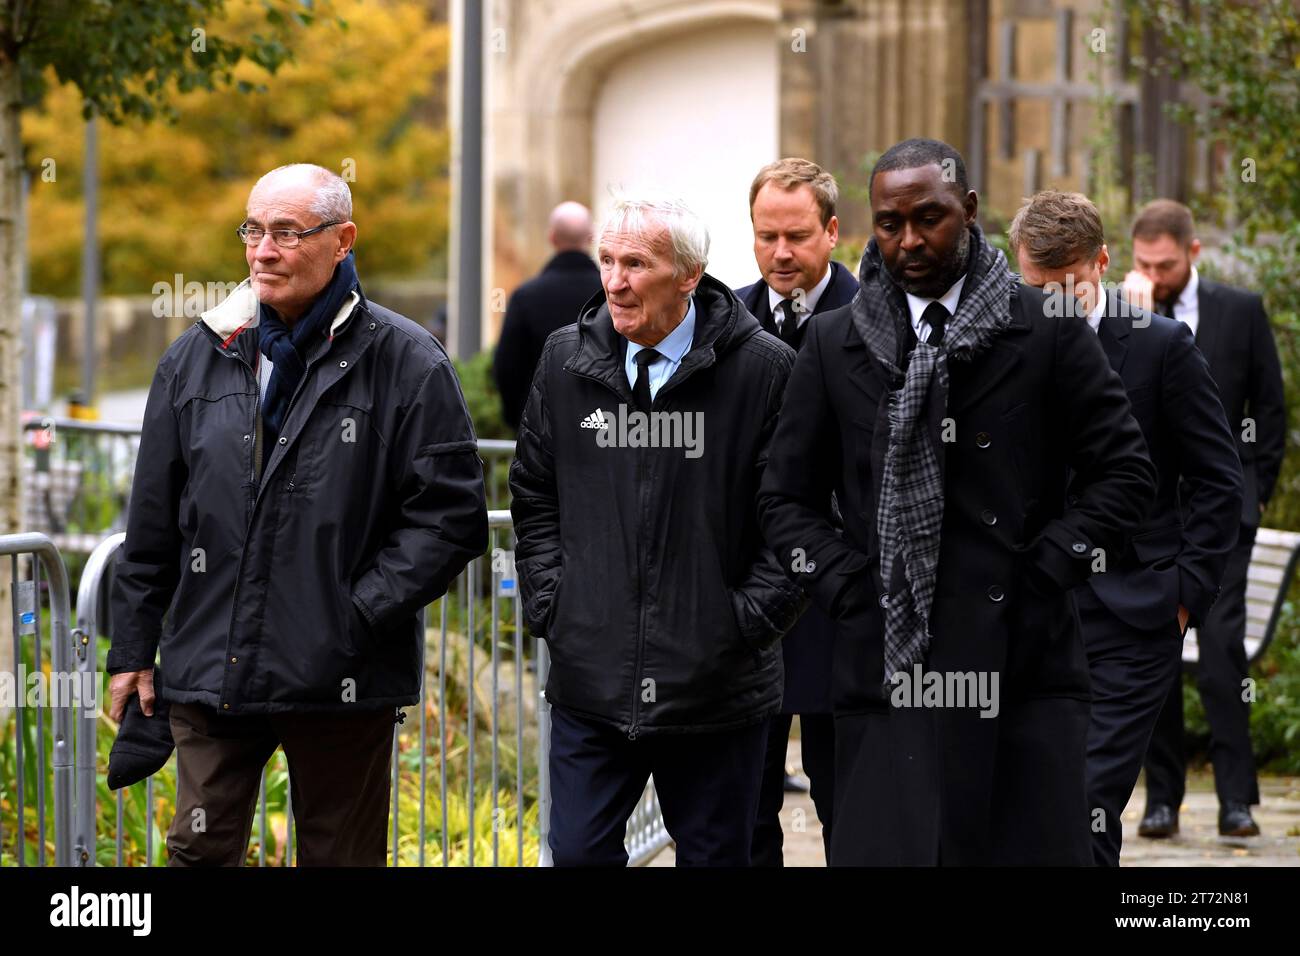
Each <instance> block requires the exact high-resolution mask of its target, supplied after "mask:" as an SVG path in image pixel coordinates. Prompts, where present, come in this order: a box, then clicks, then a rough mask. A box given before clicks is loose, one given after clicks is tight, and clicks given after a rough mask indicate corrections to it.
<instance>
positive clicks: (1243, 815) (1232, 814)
mask: <svg viewBox="0 0 1300 956" xmlns="http://www.w3.org/2000/svg"><path fill="white" fill-rule="evenodd" d="M1219 836H1234V837H1248V836H1259V824H1258V823H1256V822H1255V818H1254V817H1252V816H1251V815H1250V805H1249V804H1246V803H1225V804H1224V805H1223V806H1221V807H1219Z"/></svg>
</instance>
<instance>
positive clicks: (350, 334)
mask: <svg viewBox="0 0 1300 956" xmlns="http://www.w3.org/2000/svg"><path fill="white" fill-rule="evenodd" d="M351 219H352V198H351V195H350V193H349V191H348V187H347V184H346V183H345V182H344V181H343V180H342V179H340V178H339V177H338V176H336V175H335V174H333V173H331V172H330V171H328V170H326V169H322V168H321V167H319V166H309V165H305V164H298V165H293V166H285V167H281V168H279V169H276V170H273V171H271V172H270V173H267V174H266V175H265V176H263V177H262V178H261V179H260V180H258V182H257V185H256V186H254V188H253V191H252V193H251V194H250V195H249V197H248V208H247V218H245V220H244V222H243V223H242V224H241V225H240V226H239V230H238V231H239V237H240V240H241V241H242V242H243V243H244V245H245V247H246V258H247V260H248V269H249V278H248V279H247V280H246V281H245V282H243V283H242V284H241V285H240V286H239V287H238V288H236V290H235V291H234V292H233V293H232V294H231V295H230V296H229V297H228V298H227V299H226V300H225V301H224V302H223V303H222V304H221V305H219V306H217V307H216V308H215V309H211V310H209V311H208V312H205V313H204V314H203V316H202V318H201V319H200V320H199V321H198V322H196V323H195V324H194V325H193V326H192V327H191V328H190V329H189V330H188V331H187V332H185V334H183V335H182V336H181V337H180V338H178V339H177V340H176V341H175V342H173V343H172V345H171V347H170V348H168V350H167V352H166V354H165V355H164V356H163V358H162V360H161V361H160V362H159V363H158V371H157V374H156V375H155V376H154V380H153V386H152V388H151V389H150V391H149V399H148V403H147V405H146V408H145V419H144V424H143V430H142V432H141V437H140V453H139V461H140V465H139V467H138V468H137V469H136V473H135V483H134V485H133V487H132V492H131V507H130V512H129V514H128V517H127V528H126V542H125V544H124V546H123V550H122V556H121V560H120V562H119V564H118V567H117V575H116V579H115V587H114V593H113V631H112V638H113V643H112V649H111V650H110V651H109V655H108V670H109V673H111V674H113V675H114V676H113V679H112V682H111V684H110V693H111V696H112V708H111V716H112V717H113V719H114V720H120V719H121V718H122V716H123V714H124V712H125V711H126V708H127V706H128V701H130V702H129V706H130V707H131V708H132V713H133V714H135V715H136V716H138V715H139V714H141V713H142V714H143V715H144V718H143V719H144V720H146V721H147V720H148V719H149V718H150V717H151V715H152V714H153V713H154V705H155V702H156V701H155V694H158V695H160V697H161V699H162V700H163V701H165V702H167V703H169V704H170V711H171V713H170V730H171V733H172V736H173V737H174V739H175V743H176V754H177V774H178V777H179V781H180V789H179V793H178V795H177V801H176V817H175V819H174V820H173V822H172V826H171V830H170V832H169V833H168V836H167V848H168V850H169V852H170V862H171V864H172V865H174V866H180V865H191V866H192V865H226V866H237V865H239V864H241V863H242V862H243V860H244V856H245V853H246V849H247V844H248V836H249V831H250V828H251V826H252V819H253V809H254V803H255V800H256V798H257V793H258V784H259V782H260V780H261V773H262V768H263V766H264V765H265V764H266V761H267V760H268V758H270V756H271V754H272V753H273V752H274V751H275V749H276V747H277V746H283V747H284V751H285V756H286V758H287V759H288V763H289V772H290V777H289V779H290V784H291V788H292V796H293V811H294V820H295V823H296V824H297V837H298V846H299V861H300V862H301V863H302V864H304V865H320V864H330V865H352V866H359V865H368V866H382V865H383V863H384V855H385V850H384V847H385V829H386V826H385V825H386V821H387V817H388V789H389V755H390V753H391V748H392V734H393V723H394V719H395V717H396V709H397V708H399V707H402V706H405V705H409V704H413V703H415V702H416V701H417V700H418V697H419V687H420V663H419V662H420V645H421V642H422V641H423V637H424V635H423V631H422V628H421V624H420V610H421V609H422V608H423V607H424V606H425V605H426V604H428V603H429V602H430V601H432V600H434V599H435V598H437V597H438V596H439V595H441V594H443V593H444V592H445V591H446V590H447V585H448V584H449V583H450V582H451V581H452V579H453V578H455V577H456V575H457V574H459V573H460V571H461V569H462V568H463V567H464V566H465V565H466V564H467V563H468V562H469V561H470V560H471V559H472V558H474V557H475V556H477V555H479V554H481V553H482V552H483V551H484V549H485V548H486V547H487V511H486V505H485V496H484V488H483V471H482V466H481V464H480V462H479V458H478V449H477V443H476V441H475V438H474V429H473V426H472V424H471V422H470V418H469V413H468V412H467V410H466V408H465V402H464V399H463V397H462V395H461V391H460V385H459V383H458V381H457V379H456V373H455V371H454V370H453V369H452V365H451V362H450V360H449V359H448V358H447V355H446V353H445V352H443V350H442V348H441V347H440V346H439V345H438V342H437V340H436V339H434V338H433V336H431V335H430V334H429V333H428V332H426V331H425V330H424V329H422V328H420V326H418V325H416V324H415V323H414V322H411V321H410V320H409V319H405V318H403V317H402V316H400V315H397V314H396V313H394V312H390V311H389V310H387V309H385V308H382V307H381V306H378V305H375V304H374V303H372V302H368V301H366V299H365V298H364V296H363V295H362V294H361V286H360V284H359V283H358V281H357V272H356V267H355V265H354V264H353V256H352V246H353V243H354V241H355V239H356V235H357V227H356V225H355V224H354V223H353V222H352V221H351ZM164 616H166V618H167V623H166V625H164V623H163V620H164ZM155 654H160V655H161V658H162V661H161V663H162V668H161V671H162V673H163V675H164V682H163V684H162V686H160V687H158V688H157V689H155V687H154V657H155ZM137 693H138V700H139V703H138V704H137V703H136V702H135V700H131V698H132V696H133V695H136V694H137ZM159 710H160V712H159V716H158V717H152V719H153V720H163V719H165V718H163V717H162V714H161V708H160V709H159ZM157 729H158V730H159V731H163V730H165V727H159V728H157Z"/></svg>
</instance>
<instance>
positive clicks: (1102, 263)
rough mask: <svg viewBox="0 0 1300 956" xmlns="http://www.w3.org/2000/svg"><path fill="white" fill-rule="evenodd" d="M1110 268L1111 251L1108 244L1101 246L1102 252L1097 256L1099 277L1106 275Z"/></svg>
mask: <svg viewBox="0 0 1300 956" xmlns="http://www.w3.org/2000/svg"><path fill="white" fill-rule="evenodd" d="M1108 268H1110V250H1109V249H1107V248H1106V243H1104V242H1103V243H1102V244H1101V252H1100V253H1098V255H1097V270H1098V274H1099V275H1105V274H1106V270H1107V269H1108Z"/></svg>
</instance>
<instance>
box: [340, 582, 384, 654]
mask: <svg viewBox="0 0 1300 956" xmlns="http://www.w3.org/2000/svg"><path fill="white" fill-rule="evenodd" d="M347 605H348V606H347V611H348V612H349V613H348V616H347V622H348V624H347V631H346V634H347V641H348V656H349V657H353V658H364V657H367V656H368V655H370V654H371V653H372V652H373V651H374V649H375V647H376V646H377V644H378V636H377V635H376V633H375V629H374V628H372V627H371V626H370V622H369V621H368V620H366V616H365V614H364V613H362V611H361V608H359V607H358V606H357V602H356V601H355V600H353V598H352V596H351V594H350V593H349V595H348V599H347Z"/></svg>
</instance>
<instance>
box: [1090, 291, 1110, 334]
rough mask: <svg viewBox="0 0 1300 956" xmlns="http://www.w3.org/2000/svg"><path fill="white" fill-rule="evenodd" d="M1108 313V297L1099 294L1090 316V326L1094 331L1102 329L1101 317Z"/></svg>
mask: <svg viewBox="0 0 1300 956" xmlns="http://www.w3.org/2000/svg"><path fill="white" fill-rule="evenodd" d="M1105 314H1106V297H1105V296H1104V295H1099V296H1097V304H1096V305H1094V306H1093V307H1092V314H1091V315H1089V316H1088V327H1089V328H1090V329H1092V330H1093V331H1094V332H1097V331H1099V330H1100V329H1101V317H1102V316H1103V315H1105Z"/></svg>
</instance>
